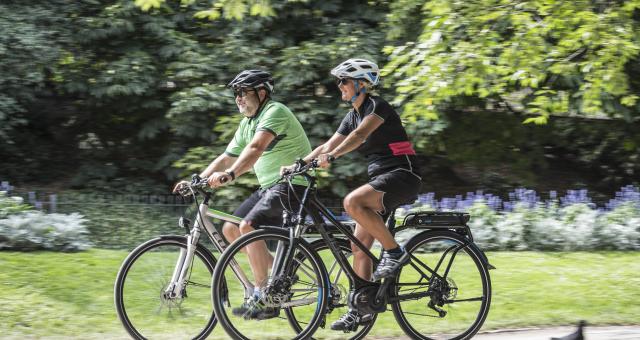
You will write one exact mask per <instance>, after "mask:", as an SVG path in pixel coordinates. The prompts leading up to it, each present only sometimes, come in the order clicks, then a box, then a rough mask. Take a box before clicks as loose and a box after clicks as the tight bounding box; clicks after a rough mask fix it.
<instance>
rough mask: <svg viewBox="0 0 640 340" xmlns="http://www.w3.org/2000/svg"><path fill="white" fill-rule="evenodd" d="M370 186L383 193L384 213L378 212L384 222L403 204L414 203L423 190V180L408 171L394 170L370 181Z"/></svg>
mask: <svg viewBox="0 0 640 340" xmlns="http://www.w3.org/2000/svg"><path fill="white" fill-rule="evenodd" d="M369 184H370V185H371V186H372V187H373V189H375V190H376V191H378V192H382V207H383V209H384V210H383V211H380V212H378V213H379V214H380V215H381V216H382V219H383V220H385V221H386V220H387V217H389V214H391V212H392V211H394V210H395V209H396V208H397V207H399V206H401V205H403V204H409V203H413V202H414V201H415V200H416V199H417V198H418V194H419V193H420V189H421V188H422V178H420V176H418V175H416V174H415V173H413V172H411V171H410V170H407V169H394V170H391V171H389V172H385V173H383V174H380V175H378V176H375V177H373V178H372V179H371V180H369Z"/></svg>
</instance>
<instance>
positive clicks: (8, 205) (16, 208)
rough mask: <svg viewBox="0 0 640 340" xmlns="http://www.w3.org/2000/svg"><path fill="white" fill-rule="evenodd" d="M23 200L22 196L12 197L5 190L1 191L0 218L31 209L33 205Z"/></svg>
mask: <svg viewBox="0 0 640 340" xmlns="http://www.w3.org/2000/svg"><path fill="white" fill-rule="evenodd" d="M22 201H23V200H22V197H10V196H7V193H6V192H5V191H0V219H3V218H7V217H8V216H9V215H15V214H19V213H22V212H25V211H29V210H31V206H29V205H27V204H23V203H22Z"/></svg>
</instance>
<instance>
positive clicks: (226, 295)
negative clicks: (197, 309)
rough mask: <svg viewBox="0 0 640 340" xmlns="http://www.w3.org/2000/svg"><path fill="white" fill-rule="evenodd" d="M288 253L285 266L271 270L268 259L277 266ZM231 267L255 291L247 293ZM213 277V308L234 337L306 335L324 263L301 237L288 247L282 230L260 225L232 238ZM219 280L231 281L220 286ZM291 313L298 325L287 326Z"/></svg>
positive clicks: (314, 318)
mask: <svg viewBox="0 0 640 340" xmlns="http://www.w3.org/2000/svg"><path fill="white" fill-rule="evenodd" d="M267 245H270V246H267ZM292 248H293V249H292ZM249 255H251V256H249ZM289 255H291V257H289V258H290V259H291V261H289V262H288V264H286V267H285V269H283V270H282V271H279V270H275V271H274V266H273V263H274V262H275V263H277V264H278V263H280V264H282V263H283V262H282V261H281V259H282V258H284V257H287V256H289ZM294 266H296V267H297V268H298V270H296V271H295V273H294V270H293V267H294ZM259 268H262V270H260V269H259ZM234 270H235V271H237V270H241V271H242V272H243V273H244V275H245V276H246V278H247V279H248V280H249V281H250V283H251V284H253V285H255V286H256V287H258V289H257V291H258V292H259V293H258V294H252V295H251V296H247V294H245V293H246V292H247V289H246V287H245V286H244V285H243V284H241V283H240V282H239V280H237V279H236V277H237V276H236V272H234ZM279 273H283V274H279ZM213 276H214V278H215V279H214V280H213V284H212V286H213V305H214V310H215V313H216V316H217V318H218V320H219V321H220V325H222V327H223V328H224V330H225V331H226V332H227V334H228V335H229V336H231V337H232V338H234V339H270V338H271V339H273V338H278V339H308V338H310V337H311V336H312V335H313V333H314V332H315V330H316V329H317V328H318V326H319V325H320V323H321V321H322V316H323V313H324V311H325V308H326V304H327V296H328V286H329V283H328V277H327V273H326V269H325V268H324V264H323V263H322V260H321V259H320V258H319V257H318V255H317V254H316V253H315V251H314V250H313V249H312V248H311V247H310V246H309V245H308V243H307V242H305V241H304V240H297V242H296V244H295V245H294V246H293V247H291V242H290V239H289V233H288V232H285V231H284V230H282V229H274V228H263V229H259V230H256V231H253V232H251V233H248V234H246V235H244V236H242V237H240V238H238V239H237V240H236V241H235V242H234V243H232V244H231V245H230V246H229V248H227V249H226V250H225V251H224V253H223V254H222V255H221V256H220V259H219V262H218V265H217V266H216V268H215V271H214V274H213ZM221 278H224V279H225V280H227V281H228V283H231V282H237V284H228V285H227V287H224V286H223V285H222V284H221V281H222V280H220V279H221ZM290 310H294V311H295V312H292V311H290ZM292 313H295V315H296V317H297V321H298V323H297V325H300V327H291V325H290V324H289V322H288V320H287V315H288V314H289V315H291V314H292Z"/></svg>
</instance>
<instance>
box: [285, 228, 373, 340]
mask: <svg viewBox="0 0 640 340" xmlns="http://www.w3.org/2000/svg"><path fill="white" fill-rule="evenodd" d="M333 242H334V243H335V245H336V246H337V247H338V249H339V250H340V251H341V252H342V253H343V254H344V255H345V257H346V258H347V260H348V261H349V264H350V265H351V266H353V258H352V256H351V244H350V243H349V241H348V240H345V239H334V240H333ZM310 245H311V247H312V248H313V250H314V251H315V252H316V253H318V255H319V256H320V258H322V261H323V262H324V266H325V268H326V269H327V274H328V275H329V284H330V289H329V296H330V297H329V299H328V301H327V311H326V313H325V317H324V320H323V321H322V323H321V324H320V328H318V330H316V332H315V333H314V335H315V338H316V339H331V338H335V337H336V335H338V334H339V335H340V336H341V337H342V338H344V339H347V340H359V339H362V338H364V337H365V336H366V335H367V334H368V333H369V331H370V330H371V328H373V325H374V323H375V321H376V318H377V317H378V314H374V315H373V317H372V319H371V320H370V321H368V322H366V323H365V324H363V325H359V326H358V328H357V329H356V330H355V331H353V332H350V333H336V331H334V330H332V329H331V324H332V323H333V322H335V321H337V320H338V319H339V318H340V317H341V316H342V315H343V314H345V313H346V312H347V311H348V310H349V307H348V305H347V297H348V295H349V292H350V291H351V290H352V289H353V283H352V282H351V280H350V279H349V277H348V276H347V274H346V273H345V271H344V269H343V268H342V267H341V266H340V264H339V263H338V260H337V259H336V257H335V256H334V254H333V253H332V252H331V250H330V249H329V246H328V245H327V243H326V242H325V241H324V240H323V239H320V240H317V241H315V242H312V243H311V244H310ZM292 269H293V271H294V273H296V272H297V271H299V270H305V269H304V267H300V266H299V265H298V264H297V263H296V264H294V266H293V268H292ZM295 313H296V310H294V309H287V310H286V314H287V318H289V322H290V324H291V327H293V328H294V329H296V330H301V329H302V327H303V326H304V323H301V322H300V321H298V317H297V316H296V314H295Z"/></svg>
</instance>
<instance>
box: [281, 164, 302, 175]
mask: <svg viewBox="0 0 640 340" xmlns="http://www.w3.org/2000/svg"><path fill="white" fill-rule="evenodd" d="M297 166H298V164H297V163H296V164H292V165H288V166H281V167H280V176H285V175H288V174H291V173H293V172H294V171H296V167H297Z"/></svg>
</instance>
